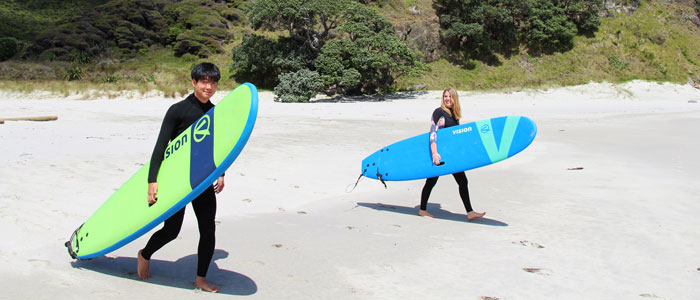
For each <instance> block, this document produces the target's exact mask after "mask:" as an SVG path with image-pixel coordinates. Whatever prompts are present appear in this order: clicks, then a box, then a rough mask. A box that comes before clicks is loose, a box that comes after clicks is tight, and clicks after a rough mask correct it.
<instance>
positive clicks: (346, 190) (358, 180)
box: [345, 173, 387, 193]
mask: <svg viewBox="0 0 700 300" xmlns="http://www.w3.org/2000/svg"><path fill="white" fill-rule="evenodd" d="M377 178H379V181H380V182H381V183H382V184H383V185H384V189H386V188H387V187H386V182H384V179H382V174H379V173H377ZM360 180H362V174H360V176H359V177H357V181H355V185H354V186H353V187H352V189H350V190H349V191H348V188H349V187H350V185H352V183H351V184H349V185H348V186H347V187H345V192H346V193H352V191H354V190H355V188H356V187H357V184H358V183H360Z"/></svg>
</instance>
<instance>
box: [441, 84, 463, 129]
mask: <svg viewBox="0 0 700 300" xmlns="http://www.w3.org/2000/svg"><path fill="white" fill-rule="evenodd" d="M445 92H449V93H450V96H451V97H452V109H449V108H447V106H445V102H444V101H442V98H443V97H444V96H445ZM440 107H442V109H443V110H444V111H446V112H447V113H448V114H450V116H452V118H454V119H455V120H456V121H459V119H461V118H462V107H461V106H460V105H459V96H457V90H455V89H454V88H446V89H445V90H444V91H442V95H440Z"/></svg>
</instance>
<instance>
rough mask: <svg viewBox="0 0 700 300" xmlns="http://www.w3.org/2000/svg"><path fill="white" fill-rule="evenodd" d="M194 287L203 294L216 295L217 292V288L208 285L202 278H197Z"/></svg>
mask: <svg viewBox="0 0 700 300" xmlns="http://www.w3.org/2000/svg"><path fill="white" fill-rule="evenodd" d="M194 287H195V288H198V289H202V291H205V292H210V293H218V292H219V287H218V286H216V285H213V284H210V283H209V282H207V280H206V279H204V277H201V276H197V279H195V281H194Z"/></svg>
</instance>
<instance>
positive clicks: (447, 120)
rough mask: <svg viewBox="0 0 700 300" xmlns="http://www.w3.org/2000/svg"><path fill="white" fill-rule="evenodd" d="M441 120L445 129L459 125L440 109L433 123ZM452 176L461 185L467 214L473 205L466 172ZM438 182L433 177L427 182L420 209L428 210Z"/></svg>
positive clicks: (457, 121)
mask: <svg viewBox="0 0 700 300" xmlns="http://www.w3.org/2000/svg"><path fill="white" fill-rule="evenodd" d="M440 118H444V119H445V128H447V127H451V126H456V125H459V120H455V119H454V118H453V117H452V116H451V115H450V114H448V113H447V112H446V111H445V110H444V109H442V108H441V107H438V108H437V109H436V110H435V111H434V112H433V123H435V124H437V123H438V120H440ZM452 176H453V177H454V178H455V180H456V181H457V185H459V196H460V197H461V198H462V203H464V208H465V209H466V210H467V212H470V211H472V210H473V209H472V204H471V202H470V201H469V188H468V187H467V184H468V181H467V175H466V174H465V173H464V172H457V173H454V174H452ZM437 181H438V177H431V178H428V179H426V180H425V185H424V186H423V191H422V192H421V197H420V209H422V210H426V209H427V208H428V198H430V192H431V191H432V190H433V187H434V186H435V184H436V183H437Z"/></svg>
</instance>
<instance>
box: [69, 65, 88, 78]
mask: <svg viewBox="0 0 700 300" xmlns="http://www.w3.org/2000/svg"><path fill="white" fill-rule="evenodd" d="M83 74H85V70H84V69H83V67H82V66H81V65H80V64H71V67H70V68H68V70H66V75H65V77H64V78H65V79H66V80H68V81H73V80H80V79H82V78H83Z"/></svg>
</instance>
